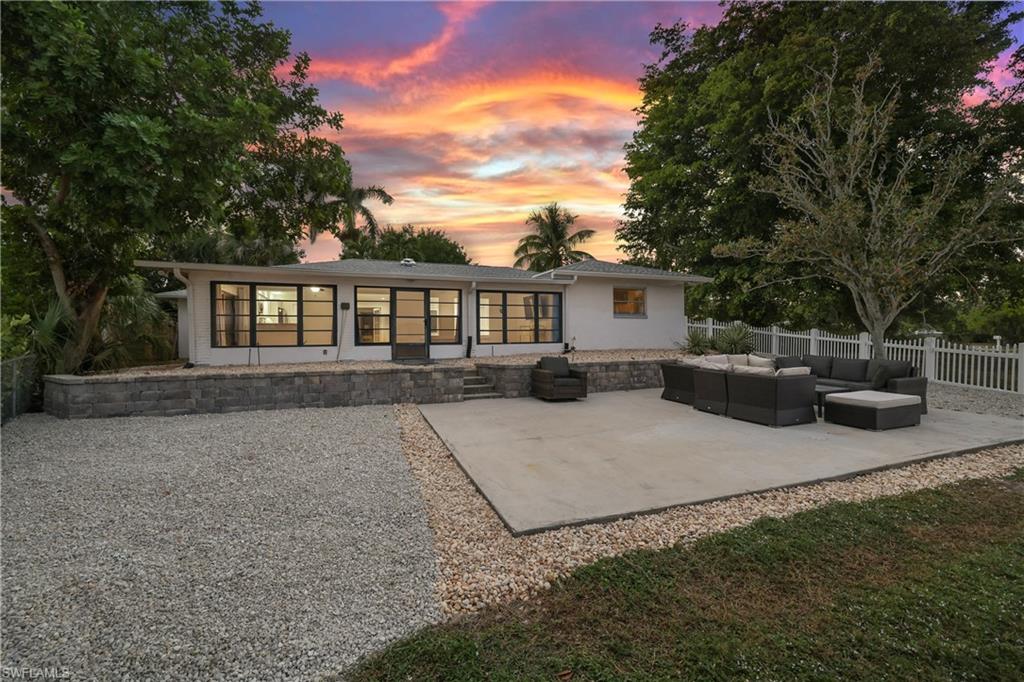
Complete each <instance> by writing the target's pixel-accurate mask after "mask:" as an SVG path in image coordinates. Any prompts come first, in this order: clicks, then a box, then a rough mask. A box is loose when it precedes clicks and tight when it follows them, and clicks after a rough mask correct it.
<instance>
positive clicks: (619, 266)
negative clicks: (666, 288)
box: [556, 259, 682, 277]
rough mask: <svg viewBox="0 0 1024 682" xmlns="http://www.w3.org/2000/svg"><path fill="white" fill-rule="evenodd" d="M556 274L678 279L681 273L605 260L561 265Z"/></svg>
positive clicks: (589, 260)
mask: <svg viewBox="0 0 1024 682" xmlns="http://www.w3.org/2000/svg"><path fill="white" fill-rule="evenodd" d="M556 272H575V273H582V272H597V273H600V274H602V275H647V276H650V277H678V276H680V275H681V274H682V273H679V272H671V271H669V270H659V269H657V268H645V267H643V266H640V265H627V264H625V263H611V262H609V261H606V260H593V259H587V260H581V261H579V262H578V263H571V264H569V265H563V266H562V267H560V268H558V270H557V271H556Z"/></svg>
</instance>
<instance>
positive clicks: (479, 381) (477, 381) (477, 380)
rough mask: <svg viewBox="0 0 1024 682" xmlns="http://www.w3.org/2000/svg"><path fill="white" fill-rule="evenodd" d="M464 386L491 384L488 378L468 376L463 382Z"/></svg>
mask: <svg viewBox="0 0 1024 682" xmlns="http://www.w3.org/2000/svg"><path fill="white" fill-rule="evenodd" d="M462 385H463V386H490V385H491V382H490V381H488V380H487V377H480V376H477V377H470V376H467V377H466V378H465V379H463V380H462Z"/></svg>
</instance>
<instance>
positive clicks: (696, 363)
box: [679, 358, 704, 367]
mask: <svg viewBox="0 0 1024 682" xmlns="http://www.w3.org/2000/svg"><path fill="white" fill-rule="evenodd" d="M703 363H704V358H682V359H680V360H679V364H680V365H683V366H684V367H700V366H701V365H702V364H703Z"/></svg>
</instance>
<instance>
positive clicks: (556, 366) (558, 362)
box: [540, 357, 569, 377]
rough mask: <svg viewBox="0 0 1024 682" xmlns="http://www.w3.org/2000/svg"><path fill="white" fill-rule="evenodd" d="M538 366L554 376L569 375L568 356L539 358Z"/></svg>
mask: <svg viewBox="0 0 1024 682" xmlns="http://www.w3.org/2000/svg"><path fill="white" fill-rule="evenodd" d="M540 368H541V369H543V370H547V371H548V372H551V373H552V374H554V375H555V376H556V377H567V376H569V358H561V357H552V358H541V359H540Z"/></svg>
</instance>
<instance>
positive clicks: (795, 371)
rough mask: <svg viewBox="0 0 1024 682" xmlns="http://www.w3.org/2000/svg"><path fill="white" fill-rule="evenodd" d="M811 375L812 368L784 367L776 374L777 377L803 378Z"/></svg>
mask: <svg viewBox="0 0 1024 682" xmlns="http://www.w3.org/2000/svg"><path fill="white" fill-rule="evenodd" d="M810 373H811V368H810V367H783V368H782V369H780V370H778V371H777V372H775V376H777V377H803V376H807V375H808V374H810Z"/></svg>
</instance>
